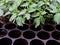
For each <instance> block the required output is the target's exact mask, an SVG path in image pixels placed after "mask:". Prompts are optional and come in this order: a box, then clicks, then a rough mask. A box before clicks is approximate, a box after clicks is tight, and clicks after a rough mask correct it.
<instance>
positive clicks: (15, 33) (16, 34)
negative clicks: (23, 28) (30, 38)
mask: <svg viewBox="0 0 60 45" xmlns="http://www.w3.org/2000/svg"><path fill="white" fill-rule="evenodd" d="M8 36H9V37H11V38H18V37H20V36H21V32H20V31H19V30H12V31H10V32H9V34H8Z"/></svg>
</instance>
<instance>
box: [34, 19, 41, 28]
mask: <svg viewBox="0 0 60 45" xmlns="http://www.w3.org/2000/svg"><path fill="white" fill-rule="evenodd" d="M34 22H35V23H36V25H35V28H37V27H38V26H39V25H40V18H35V19H34Z"/></svg>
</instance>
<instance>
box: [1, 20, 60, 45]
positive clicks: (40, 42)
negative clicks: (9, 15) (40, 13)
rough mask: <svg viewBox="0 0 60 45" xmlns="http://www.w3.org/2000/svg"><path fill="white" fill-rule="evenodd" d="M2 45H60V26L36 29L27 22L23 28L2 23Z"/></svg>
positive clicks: (42, 26)
mask: <svg viewBox="0 0 60 45" xmlns="http://www.w3.org/2000/svg"><path fill="white" fill-rule="evenodd" d="M31 21H32V20H31ZM0 45H60V25H56V24H44V25H40V26H39V27H37V28H35V25H34V24H33V23H29V21H27V20H26V24H24V25H23V27H21V26H18V25H16V24H14V23H11V22H8V23H3V22H2V21H0Z"/></svg>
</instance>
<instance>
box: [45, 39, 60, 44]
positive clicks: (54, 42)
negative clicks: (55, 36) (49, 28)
mask: <svg viewBox="0 0 60 45" xmlns="http://www.w3.org/2000/svg"><path fill="white" fill-rule="evenodd" d="M46 45H60V43H59V42H57V41H56V40H48V41H47V42H46Z"/></svg>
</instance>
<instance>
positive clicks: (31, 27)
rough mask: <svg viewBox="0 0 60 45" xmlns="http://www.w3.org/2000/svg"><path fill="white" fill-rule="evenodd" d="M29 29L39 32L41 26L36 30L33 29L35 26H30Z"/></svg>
mask: <svg viewBox="0 0 60 45" xmlns="http://www.w3.org/2000/svg"><path fill="white" fill-rule="evenodd" d="M30 29H31V30H33V31H39V30H41V26H38V27H37V28H35V25H31V26H30Z"/></svg>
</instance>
